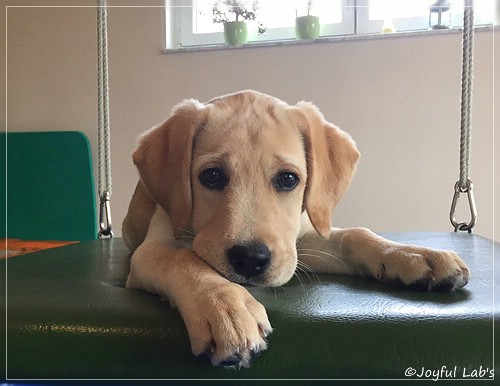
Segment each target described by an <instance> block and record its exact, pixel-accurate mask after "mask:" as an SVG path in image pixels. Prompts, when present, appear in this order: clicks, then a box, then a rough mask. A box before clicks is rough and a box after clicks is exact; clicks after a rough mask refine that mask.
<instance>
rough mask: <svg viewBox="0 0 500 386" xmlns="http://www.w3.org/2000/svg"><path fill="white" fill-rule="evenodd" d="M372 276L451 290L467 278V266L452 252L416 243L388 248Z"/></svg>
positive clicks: (415, 286) (411, 286) (413, 285)
mask: <svg viewBox="0 0 500 386" xmlns="http://www.w3.org/2000/svg"><path fill="white" fill-rule="evenodd" d="M375 276H376V277H377V278H379V279H381V280H384V281H399V282H402V283H403V284H404V285H406V286H408V287H410V288H414V289H419V290H428V291H453V290H455V289H459V288H462V287H464V286H465V285H466V284H467V283H468V281H469V276H470V273H469V268H468V267H467V265H466V264H465V263H464V261H463V260H462V259H461V258H460V256H458V255H457V254H456V253H455V252H452V251H441V250H435V249H429V248H422V247H416V246H406V245H401V246H395V247H391V248H389V249H388V250H387V251H386V253H385V254H384V259H383V262H382V264H381V265H380V267H379V272H376V273H375Z"/></svg>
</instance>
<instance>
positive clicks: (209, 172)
mask: <svg viewBox="0 0 500 386" xmlns="http://www.w3.org/2000/svg"><path fill="white" fill-rule="evenodd" d="M198 178H199V180H200V182H201V184H202V185H203V186H204V187H205V188H208V189H211V190H222V189H224V188H225V187H226V185H227V183H228V182H229V180H228V178H227V177H226V174H225V173H224V170H222V169H219V168H209V169H205V170H203V171H202V172H201V173H200V175H199V176H198Z"/></svg>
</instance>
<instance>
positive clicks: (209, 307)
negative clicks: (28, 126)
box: [123, 91, 469, 366]
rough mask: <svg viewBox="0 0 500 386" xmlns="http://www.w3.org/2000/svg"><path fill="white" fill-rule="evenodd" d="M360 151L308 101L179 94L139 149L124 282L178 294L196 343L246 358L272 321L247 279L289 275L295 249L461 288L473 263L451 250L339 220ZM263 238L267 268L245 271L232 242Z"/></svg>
mask: <svg viewBox="0 0 500 386" xmlns="http://www.w3.org/2000/svg"><path fill="white" fill-rule="evenodd" d="M358 158H359V152H358V150H357V149H356V147H355V144H354V142H353V141H352V139H351V138H350V136H349V135H347V134H346V133H345V132H343V131H341V130H340V129H338V128H337V127H335V126H333V125H332V124H330V123H328V122H327V121H326V120H325V119H324V117H323V115H322V114H321V113H320V112H319V110H318V109H317V108H316V107H315V106H313V105H312V104H310V103H305V102H300V103H298V104H297V105H295V106H290V105H288V104H286V103H285V102H283V101H281V100H279V99H276V98H274V97H271V96H268V95H264V94H261V93H258V92H255V91H243V92H239V93H236V94H231V95H226V96H222V97H219V98H215V99H213V100H211V101H209V102H208V103H206V104H202V103H200V102H198V101H195V100H186V101H184V102H182V103H180V104H179V105H178V106H177V107H175V108H174V109H173V111H172V113H171V115H170V116H169V118H168V119H167V120H166V121H165V122H164V123H162V124H161V125H159V126H158V127H155V128H153V129H151V130H150V131H148V132H146V133H145V134H144V135H142V137H141V138H140V143H139V146H138V148H137V150H136V151H135V152H134V155H133V159H134V162H135V164H136V165H137V168H138V170H139V173H140V177H141V179H140V181H139V183H138V185H137V188H136V191H135V193H134V195H133V197H132V200H131V203H130V207H129V211H128V214H127V217H126V218H125V221H124V224H123V237H124V239H125V241H126V243H127V245H128V246H129V247H130V249H131V250H133V251H134V253H133V256H132V260H131V267H130V274H129V277H128V281H127V287H129V288H140V289H144V290H146V291H150V292H154V293H157V294H160V295H162V296H165V297H167V298H168V299H170V301H171V304H173V305H175V306H176V307H177V308H178V309H179V311H180V313H181V315H182V317H183V319H184V322H185V324H186V328H187V330H188V333H189V337H190V340H191V348H192V351H193V353H194V354H195V355H200V354H207V355H208V356H209V358H210V360H211V362H212V363H213V364H214V365H223V366H248V365H249V363H250V359H251V356H252V354H253V353H256V352H258V351H261V350H265V349H266V347H267V343H266V340H265V338H266V336H267V335H268V334H269V333H271V331H272V328H271V324H270V322H269V320H268V318H267V315H266V311H265V309H264V307H263V306H262V305H261V304H260V303H259V302H257V301H256V300H255V299H254V298H253V297H252V296H251V295H250V293H249V292H248V291H247V290H246V289H245V287H244V286H243V285H245V284H252V285H260V286H279V285H282V284H284V283H286V282H287V281H288V280H290V278H291V277H292V276H293V274H294V272H295V270H296V268H297V261H298V259H300V260H301V262H302V264H304V265H305V266H307V267H308V268H309V269H311V270H314V271H315V272H326V273H340V274H348V275H359V276H369V277H374V278H376V279H379V280H383V281H388V282H399V283H403V284H406V285H414V284H418V285H420V286H421V287H424V289H433V288H439V287H443V286H444V287H446V289H450V290H452V289H456V288H461V287H463V286H464V285H465V284H466V283H467V281H468V277H469V271H468V269H467V266H466V265H465V263H464V262H463V261H462V260H461V259H460V257H458V256H457V255H456V254H455V253H454V252H449V251H436V250H430V249H426V248H422V247H417V246H407V245H400V244H396V243H393V242H391V241H388V240H386V239H383V238H381V237H379V236H377V235H375V234H374V233H373V232H371V231H369V230H368V229H364V228H352V229H343V230H341V229H334V228H332V227H331V214H332V211H333V209H334V208H335V206H336V204H337V203H338V201H339V200H340V198H341V197H342V195H343V194H344V193H345V191H346V190H347V188H348V186H349V183H350V181H351V179H352V176H353V174H354V171H355V169H356V164H357V161H358ZM207 168H218V169H221V170H224V171H225V173H226V174H227V177H228V183H227V185H226V186H225V187H224V188H223V189H207V188H206V187H205V186H204V185H203V184H202V183H201V182H200V180H199V175H200V173H202V172H203V171H204V170H206V169H207ZM283 171H287V172H292V173H294V175H296V176H297V177H298V183H297V186H296V187H295V188H294V189H293V190H290V191H279V190H277V189H276V187H275V186H274V184H273V181H274V180H275V178H276V176H277V175H278V174H279V173H280V172H283ZM256 240H257V241H259V242H260V243H261V244H264V245H265V246H266V247H267V248H268V249H269V251H270V254H271V259H270V263H269V266H268V267H267V268H266V269H265V271H264V272H263V273H262V274H260V275H256V276H252V277H243V276H241V275H239V274H237V273H235V270H234V267H233V266H232V265H231V264H230V263H229V261H228V257H227V254H228V253H227V251H228V250H229V249H230V248H231V247H232V246H235V245H246V244H248V243H251V242H254V241H256Z"/></svg>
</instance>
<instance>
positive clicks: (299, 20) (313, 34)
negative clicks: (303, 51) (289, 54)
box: [295, 0, 320, 39]
mask: <svg viewBox="0 0 500 386" xmlns="http://www.w3.org/2000/svg"><path fill="white" fill-rule="evenodd" d="M312 3H313V2H312V0H308V2H307V15H305V16H298V15H297V12H296V18H295V36H296V37H297V39H317V38H318V36H319V30H320V23H319V17H318V16H313V15H311V8H312Z"/></svg>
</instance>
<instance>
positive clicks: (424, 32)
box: [163, 25, 499, 54]
mask: <svg viewBox="0 0 500 386" xmlns="http://www.w3.org/2000/svg"><path fill="white" fill-rule="evenodd" d="M498 29H499V27H498V26H496V27H495V26H491V25H488V26H480V27H475V29H474V31H475V32H488V31H493V30H498ZM461 32H462V28H451V29H441V30H422V31H409V32H394V33H376V34H362V35H342V36H330V37H323V38H318V39H312V40H292V39H290V40H281V41H268V42H256V43H248V44H242V45H237V46H231V45H227V44H214V45H203V46H191V47H182V48H167V49H164V50H163V53H164V54H178V53H187V52H202V51H220V50H240V49H248V48H266V47H267V48H269V47H283V46H302V45H306V44H323V43H336V42H345V41H361V40H372V39H391V38H402V37H404V38H406V37H418V36H433V35H448V34H459V33H461Z"/></svg>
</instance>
